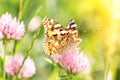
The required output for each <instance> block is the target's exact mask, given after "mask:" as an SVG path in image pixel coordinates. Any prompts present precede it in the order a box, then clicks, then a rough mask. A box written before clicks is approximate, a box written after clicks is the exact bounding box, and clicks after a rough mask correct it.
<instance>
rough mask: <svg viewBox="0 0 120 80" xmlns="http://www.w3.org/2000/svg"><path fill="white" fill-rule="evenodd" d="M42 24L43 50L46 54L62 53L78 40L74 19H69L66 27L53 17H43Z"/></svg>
mask: <svg viewBox="0 0 120 80" xmlns="http://www.w3.org/2000/svg"><path fill="white" fill-rule="evenodd" d="M42 22H43V25H44V28H45V41H44V46H45V51H46V52H47V53H48V54H54V53H60V54H61V53H63V52H64V50H65V49H66V48H68V47H69V46H73V45H76V44H78V43H79V42H80V40H81V39H80V38H78V32H77V25H76V24H75V22H74V20H70V21H69V23H68V25H67V28H63V27H62V26H61V24H59V23H58V22H55V21H54V20H53V19H50V18H44V19H43V21H42Z"/></svg>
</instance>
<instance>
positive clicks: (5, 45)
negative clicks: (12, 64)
mask: <svg viewBox="0 0 120 80" xmlns="http://www.w3.org/2000/svg"><path fill="white" fill-rule="evenodd" d="M3 44H4V57H3V61H4V62H3V80H6V72H5V64H6V54H7V53H6V52H7V51H6V47H7V40H6V39H4V40H3Z"/></svg>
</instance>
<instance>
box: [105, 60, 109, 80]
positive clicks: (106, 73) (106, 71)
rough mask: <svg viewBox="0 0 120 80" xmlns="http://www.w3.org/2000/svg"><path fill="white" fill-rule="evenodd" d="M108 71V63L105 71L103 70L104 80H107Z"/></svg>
mask: <svg viewBox="0 0 120 80" xmlns="http://www.w3.org/2000/svg"><path fill="white" fill-rule="evenodd" d="M109 70H110V62H109V61H108V64H106V70H105V75H104V80H107V77H108V73H109Z"/></svg>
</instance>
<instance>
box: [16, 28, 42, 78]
mask: <svg viewBox="0 0 120 80" xmlns="http://www.w3.org/2000/svg"><path fill="white" fill-rule="evenodd" d="M40 28H41V27H40V26H39V28H38V30H37V32H36V33H35V35H34V37H33V40H32V42H31V45H30V47H29V48H28V50H27V54H26V56H25V58H24V60H23V62H22V65H21V66H20V68H19V70H18V72H17V74H16V77H17V78H18V74H19V72H20V70H21V68H22V66H23V65H24V63H25V60H26V59H27V57H28V56H29V55H30V51H31V50H32V48H33V44H34V42H35V40H36V38H37V36H38V35H39V33H40Z"/></svg>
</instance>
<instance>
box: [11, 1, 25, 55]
mask: <svg viewBox="0 0 120 80" xmlns="http://www.w3.org/2000/svg"><path fill="white" fill-rule="evenodd" d="M22 6H23V0H20V6H19V14H18V20H21V16H22ZM16 45H17V40H15V42H14V48H13V54H14V53H15V52H16Z"/></svg>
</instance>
